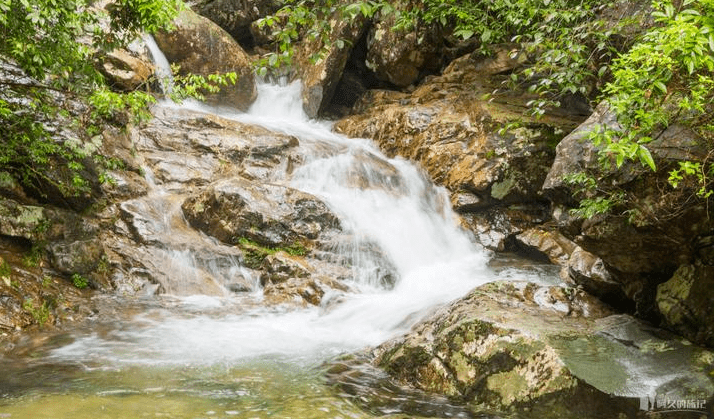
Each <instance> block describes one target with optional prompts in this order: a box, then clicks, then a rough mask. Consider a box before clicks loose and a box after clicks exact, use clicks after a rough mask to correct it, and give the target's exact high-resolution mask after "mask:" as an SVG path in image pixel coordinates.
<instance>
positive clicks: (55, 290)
mask: <svg viewBox="0 0 715 419" xmlns="http://www.w3.org/2000/svg"><path fill="white" fill-rule="evenodd" d="M30 250H31V249H30V248H28V247H27V245H26V244H24V243H18V242H17V241H15V240H12V239H9V238H7V237H0V339H4V338H5V337H7V336H9V335H12V334H13V333H18V332H21V331H22V330H23V329H25V328H28V327H31V326H33V325H35V326H39V327H42V328H47V327H52V326H59V325H62V324H65V323H70V322H73V321H78V320H82V319H84V318H85V317H86V316H87V315H88V310H86V309H85V307H86V306H87V301H86V300H85V298H84V296H83V293H82V291H80V290H79V289H77V288H76V287H74V286H73V285H72V283H71V282H70V281H67V280H66V279H64V278H61V277H60V276H58V274H57V273H56V272H54V271H53V270H51V269H47V268H46V260H45V259H44V258H40V259H39V260H34V259H33V258H30V257H28V254H29V253H30Z"/></svg>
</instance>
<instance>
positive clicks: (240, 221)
mask: <svg viewBox="0 0 715 419" xmlns="http://www.w3.org/2000/svg"><path fill="white" fill-rule="evenodd" d="M182 209H183V211H184V215H185V216H186V219H187V220H188V221H189V223H190V224H191V225H192V226H194V227H195V228H197V229H199V230H201V231H204V232H205V233H207V234H209V235H212V236H214V237H216V238H217V239H219V240H221V241H223V242H224V243H230V244H235V243H238V241H239V240H240V239H242V238H243V239H248V240H251V241H254V242H256V243H258V244H260V245H263V246H269V247H290V246H292V245H294V244H295V243H296V242H303V241H311V240H315V239H317V238H318V237H319V236H320V234H321V233H323V232H325V231H328V230H333V229H337V228H339V221H338V219H337V217H336V216H335V215H333V214H332V213H331V212H330V211H329V210H328V209H327V207H326V206H325V204H323V203H322V202H321V201H320V200H318V199H317V198H315V197H314V196H312V195H309V194H307V193H304V192H300V191H298V190H296V189H293V188H289V187H285V186H280V185H273V184H258V183H252V182H250V181H248V180H245V179H242V178H232V179H225V180H221V181H219V182H216V183H214V184H212V185H211V186H209V187H208V188H207V189H206V190H205V191H204V192H202V193H201V194H199V195H196V196H193V197H191V198H189V199H187V200H186V202H184V204H183V205H182Z"/></svg>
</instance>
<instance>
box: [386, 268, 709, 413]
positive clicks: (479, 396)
mask: <svg viewBox="0 0 715 419" xmlns="http://www.w3.org/2000/svg"><path fill="white" fill-rule="evenodd" d="M373 355H374V356H375V360H374V363H375V365H378V366H380V367H381V368H383V369H384V370H385V371H386V372H387V373H388V374H389V375H390V376H391V377H392V378H393V379H394V380H396V381H397V382H398V383H400V384H406V385H410V386H413V387H416V388H418V389H421V390H424V391H427V392H433V393H439V394H444V395H447V396H449V397H450V398H451V399H452V400H459V401H461V402H463V403H465V404H467V406H469V408H470V409H472V410H473V411H474V412H475V413H478V412H483V411H484V410H490V409H493V410H496V411H498V412H513V413H516V412H519V415H520V416H519V417H522V416H521V415H522V414H523V413H524V412H528V414H524V416H523V417H529V418H532V417H533V418H539V417H549V418H574V419H575V418H604V419H605V418H617V417H629V418H631V417H638V415H642V413H643V412H640V413H639V409H640V407H641V404H640V400H641V398H642V397H649V396H650V397H652V396H654V395H655V394H661V395H663V394H667V395H668V396H669V397H671V398H693V399H709V398H710V397H711V396H712V383H711V380H710V378H709V377H708V372H709V371H711V369H712V362H713V359H712V353H711V352H708V351H706V350H704V349H702V348H699V347H696V346H693V345H691V344H689V342H683V341H681V340H679V339H677V338H676V337H675V336H673V335H667V334H664V333H663V332H662V331H659V330H657V329H654V328H652V327H649V326H647V325H645V324H643V323H640V322H639V321H638V320H635V319H633V318H631V317H628V316H623V315H613V314H612V311H611V310H610V309H609V308H608V307H607V306H605V305H604V304H603V303H601V302H599V301H598V300H596V299H595V298H593V297H590V296H589V295H588V294H586V293H583V292H582V291H578V290H574V289H568V288H560V287H553V286H552V287H547V286H539V285H535V284H531V283H518V282H517V283H491V284H487V285H484V286H481V287H479V288H477V289H475V290H474V291H473V292H472V293H470V294H469V295H468V296H466V297H465V298H463V299H461V300H458V301H456V302H455V303H453V304H451V305H449V306H447V307H444V308H442V309H440V310H438V311H437V312H435V313H434V314H432V315H431V316H430V317H429V318H427V319H425V320H424V321H422V322H421V323H419V324H417V325H416V326H415V327H413V329H412V331H411V332H410V333H408V334H407V335H405V336H403V337H400V338H397V339H394V340H392V341H389V342H387V343H385V344H383V345H381V346H379V347H378V348H377V349H375V350H374V351H373Z"/></svg>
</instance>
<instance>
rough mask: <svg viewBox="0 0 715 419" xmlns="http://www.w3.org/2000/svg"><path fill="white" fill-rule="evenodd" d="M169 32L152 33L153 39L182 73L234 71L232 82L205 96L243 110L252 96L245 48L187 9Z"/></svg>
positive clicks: (205, 74)
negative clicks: (234, 78)
mask: <svg viewBox="0 0 715 419" xmlns="http://www.w3.org/2000/svg"><path fill="white" fill-rule="evenodd" d="M174 24H175V28H174V29H173V30H172V31H171V32H165V31H159V32H157V33H156V34H154V37H155V39H156V43H157V44H158V45H159V47H160V48H161V50H162V51H163V52H164V54H165V55H166V58H167V59H168V60H169V62H171V63H173V64H178V65H180V66H181V73H182V74H189V73H193V74H199V75H202V76H208V75H210V74H217V73H226V72H235V73H236V74H237V76H238V80H237V81H236V84H235V85H229V86H225V87H223V88H222V89H221V91H220V92H219V93H216V94H211V95H208V96H207V101H208V102H209V103H212V104H216V105H223V106H231V107H235V108H237V109H240V110H247V109H248V107H249V106H250V105H251V104H252V103H253V101H254V100H255V99H256V95H257V91H256V84H255V80H254V77H253V67H252V65H251V61H250V59H249V57H248V55H247V54H246V53H245V51H244V50H243V49H242V48H241V47H240V46H239V45H238V43H237V42H236V41H235V40H234V39H233V38H231V35H229V34H228V33H227V32H226V31H224V30H223V29H221V28H220V27H219V26H217V25H216V24H215V23H213V22H211V21H210V20H208V19H207V18H205V17H203V16H199V15H197V14H196V13H194V12H192V11H191V10H188V9H185V10H183V11H182V12H181V13H180V14H179V16H178V17H177V18H176V20H175V22H174Z"/></svg>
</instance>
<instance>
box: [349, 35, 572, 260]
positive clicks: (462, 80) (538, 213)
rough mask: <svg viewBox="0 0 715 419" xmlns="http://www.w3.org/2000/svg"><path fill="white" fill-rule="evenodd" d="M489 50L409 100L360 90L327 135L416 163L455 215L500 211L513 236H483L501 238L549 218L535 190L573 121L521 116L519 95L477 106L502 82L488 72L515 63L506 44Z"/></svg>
mask: <svg viewBox="0 0 715 419" xmlns="http://www.w3.org/2000/svg"><path fill="white" fill-rule="evenodd" d="M495 48H497V50H496V51H495V55H494V56H495V57H496V58H486V57H483V56H477V55H475V54H471V55H465V56H463V57H461V58H459V59H457V60H455V61H454V62H453V63H452V64H450V65H449V66H448V67H447V68H446V69H445V70H444V72H443V74H442V75H441V76H438V77H428V78H427V79H425V80H424V81H423V82H422V83H421V84H420V85H419V86H418V87H417V88H416V89H415V90H414V91H413V92H412V93H410V94H406V93H396V92H388V91H380V90H371V91H368V92H367V93H366V94H365V95H364V96H363V98H362V99H361V100H360V101H359V102H358V103H357V104H356V105H355V107H354V115H352V116H348V117H345V118H343V119H341V120H340V121H338V122H337V123H336V125H335V130H336V131H338V132H340V133H343V134H345V135H348V136H351V137H363V138H371V139H373V140H374V141H376V142H377V144H378V145H379V146H380V148H381V149H382V150H383V151H384V152H385V153H386V154H388V155H389V156H396V155H399V156H402V157H404V158H407V159H410V160H413V161H415V162H417V163H418V164H419V165H420V166H422V167H423V168H424V169H425V170H426V171H427V173H428V174H429V175H430V177H431V178H432V180H433V181H435V182H436V183H438V184H440V185H443V186H445V187H446V188H447V189H448V190H449V191H450V192H451V195H452V197H451V200H452V202H453V203H456V204H457V210H458V211H459V212H460V213H461V214H463V215H464V214H467V213H475V214H476V213H482V212H484V211H487V210H492V209H494V211H492V212H501V213H502V214H503V216H504V217H505V218H508V219H509V220H510V222H509V224H510V225H513V226H514V227H515V230H512V229H511V228H509V229H507V230H504V229H501V228H499V227H497V226H496V224H497V221H494V223H493V224H494V228H493V229H490V228H487V230H491V231H494V233H495V234H496V235H505V236H509V235H511V234H513V233H514V232H516V231H522V230H523V229H524V228H528V227H529V226H530V225H533V224H530V223H532V222H533V221H534V220H541V222H544V221H546V220H548V218H549V217H550V214H549V212H548V203H547V200H546V199H545V197H544V196H542V194H541V191H540V190H541V186H542V185H543V181H544V179H545V177H546V174H547V173H548V170H549V168H550V167H551V164H552V162H553V156H554V146H555V144H556V143H557V142H558V140H560V139H561V135H563V133H565V132H568V131H570V130H571V129H573V128H574V127H576V126H577V125H578V123H579V122H580V121H581V118H574V117H567V116H563V115H557V114H553V115H547V116H545V117H544V118H542V119H541V120H539V121H537V120H535V119H531V118H529V117H525V116H524V115H523V112H522V111H523V106H525V103H526V102H527V101H528V100H530V97H529V95H528V94H526V93H524V94H518V93H517V94H511V95H508V96H507V95H504V96H499V95H496V96H495V97H493V98H492V99H493V100H489V101H488V100H485V99H484V96H485V95H490V94H491V93H492V92H493V91H494V90H495V89H496V88H497V87H498V86H499V84H500V83H501V80H503V79H504V77H506V76H503V75H501V74H494V73H493V72H494V71H500V70H503V69H504V68H507V67H509V66H511V65H516V64H518V62H520V59H519V58H518V56H517V58H515V59H514V62H510V61H509V57H510V54H509V52H510V51H511V48H513V46H511V45H504V46H498V47H495ZM499 48H501V49H499ZM515 121H516V122H517V123H516V124H513V122H515ZM502 128H504V129H503V130H502ZM502 224H504V223H502ZM479 230H480V231H479V232H477V235H482V236H484V234H485V231H486V230H485V229H482V228H480V229H479ZM490 240H491V239H490ZM492 241H493V242H494V243H493V248H498V247H503V243H502V244H499V242H501V241H503V240H502V239H498V238H494V240H492Z"/></svg>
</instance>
